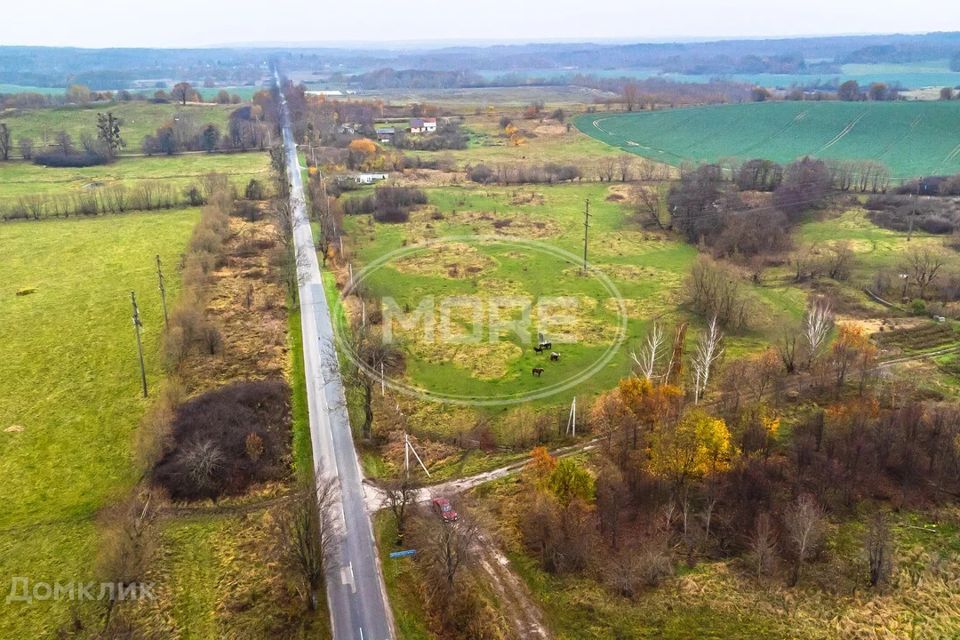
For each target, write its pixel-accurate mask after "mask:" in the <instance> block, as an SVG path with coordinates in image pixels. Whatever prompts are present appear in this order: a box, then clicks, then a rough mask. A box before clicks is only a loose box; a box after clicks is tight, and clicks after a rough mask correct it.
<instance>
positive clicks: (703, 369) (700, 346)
mask: <svg viewBox="0 0 960 640" xmlns="http://www.w3.org/2000/svg"><path fill="white" fill-rule="evenodd" d="M722 355H723V333H722V332H721V331H720V325H719V324H718V323H717V317H716V316H714V317H713V319H711V320H710V324H709V325H707V330H706V331H704V332H703V333H701V334H700V339H699V340H698V341H697V350H696V352H695V353H694V354H693V377H694V381H693V402H694V404H698V403H699V402H700V399H701V398H703V395H704V393H706V391H707V385H708V384H709V383H710V374H711V373H712V371H713V367H714V365H715V364H716V363H717V360H719V359H720V356H722Z"/></svg>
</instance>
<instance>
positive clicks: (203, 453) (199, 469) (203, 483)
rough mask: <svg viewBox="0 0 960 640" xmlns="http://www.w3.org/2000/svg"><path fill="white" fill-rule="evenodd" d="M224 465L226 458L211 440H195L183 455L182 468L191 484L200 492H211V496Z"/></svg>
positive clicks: (214, 493)
mask: <svg viewBox="0 0 960 640" xmlns="http://www.w3.org/2000/svg"><path fill="white" fill-rule="evenodd" d="M225 464H226V456H224V454H223V451H222V450H221V449H220V447H218V446H217V445H216V444H214V442H213V441H212V440H196V441H194V442H193V443H192V444H191V445H190V446H189V447H187V450H186V451H184V453H183V466H184V468H185V469H186V470H187V474H188V475H189V476H190V480H191V482H193V484H194V486H196V487H197V488H198V489H200V490H201V491H211V493H212V495H216V494H217V493H218V492H217V491H214V489H215V488H216V487H217V485H218V484H219V483H220V481H221V472H222V471H223V468H224V466H225Z"/></svg>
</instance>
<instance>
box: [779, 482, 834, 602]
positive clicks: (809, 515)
mask: <svg viewBox="0 0 960 640" xmlns="http://www.w3.org/2000/svg"><path fill="white" fill-rule="evenodd" d="M824 524H825V521H824V516H823V510H821V509H820V506H819V505H817V503H816V501H815V500H814V499H813V497H812V496H810V495H807V494H803V495H801V496H800V497H798V498H797V501H796V502H795V503H794V504H793V506H791V507H790V509H788V510H787V513H786V517H785V519H784V525H785V526H786V531H787V536H788V538H789V540H790V545H791V547H792V550H793V554H794V564H793V572H792V574H791V576H790V586H794V585H796V584H797V582H798V581H799V580H800V569H801V567H802V566H803V563H804V562H806V561H807V560H808V559H810V558H811V557H812V556H813V554H814V553H815V551H816V550H817V548H818V547H819V546H820V543H821V542H822V541H823V534H824Z"/></svg>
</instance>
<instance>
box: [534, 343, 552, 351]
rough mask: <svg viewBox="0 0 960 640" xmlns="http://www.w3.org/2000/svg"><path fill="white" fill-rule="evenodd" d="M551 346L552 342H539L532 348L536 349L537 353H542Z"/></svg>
mask: <svg viewBox="0 0 960 640" xmlns="http://www.w3.org/2000/svg"><path fill="white" fill-rule="evenodd" d="M552 348H553V343H552V342H541V343H540V344H538V345H537V346H535V347H534V348H533V350H534V351H536V352H537V353H543V352H544V351H547V350H548V349H552Z"/></svg>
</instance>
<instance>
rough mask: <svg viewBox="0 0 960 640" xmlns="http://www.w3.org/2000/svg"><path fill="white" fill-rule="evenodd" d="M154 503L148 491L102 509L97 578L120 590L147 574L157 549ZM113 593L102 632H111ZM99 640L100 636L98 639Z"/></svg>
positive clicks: (155, 509) (114, 602)
mask: <svg viewBox="0 0 960 640" xmlns="http://www.w3.org/2000/svg"><path fill="white" fill-rule="evenodd" d="M156 518H157V508H156V500H154V499H153V495H152V494H151V493H150V492H149V491H143V492H139V493H137V494H136V495H133V496H130V497H129V498H126V499H124V500H122V501H121V502H118V503H116V504H114V505H111V506H109V507H107V508H106V509H104V511H103V513H102V514H101V516H100V520H101V532H100V542H101V544H100V545H99V550H98V554H97V559H96V573H97V576H98V577H99V578H100V579H101V580H103V581H104V582H113V583H117V584H119V585H121V586H124V587H126V586H128V585H134V584H138V583H139V582H140V581H141V580H142V579H143V577H144V575H145V574H146V572H147V570H148V568H149V566H150V560H151V556H152V554H153V551H154V549H155V547H156V530H155V528H154V527H153V524H154V522H155V521H156ZM116 595H117V594H116V593H115V592H111V598H110V600H109V602H108V603H107V613H106V618H105V622H104V630H107V629H109V628H110V626H111V624H110V622H111V614H112V613H113V608H114V605H115V604H116V602H117V599H116V597H115V596H116ZM97 637H101V636H97Z"/></svg>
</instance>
